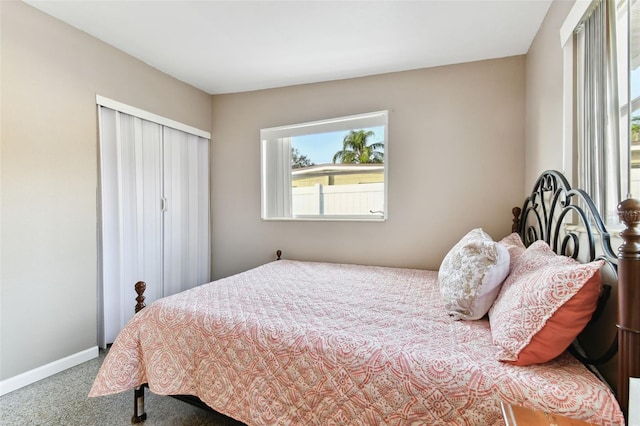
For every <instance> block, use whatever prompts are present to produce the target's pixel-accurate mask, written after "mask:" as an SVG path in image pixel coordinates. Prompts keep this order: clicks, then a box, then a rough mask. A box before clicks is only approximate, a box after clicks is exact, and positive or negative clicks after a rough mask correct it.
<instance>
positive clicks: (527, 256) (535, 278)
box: [489, 241, 604, 365]
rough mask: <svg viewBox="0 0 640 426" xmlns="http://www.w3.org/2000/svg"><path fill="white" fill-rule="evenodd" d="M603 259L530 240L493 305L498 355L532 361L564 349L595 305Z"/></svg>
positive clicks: (520, 361)
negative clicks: (584, 258) (587, 259)
mask: <svg viewBox="0 0 640 426" xmlns="http://www.w3.org/2000/svg"><path fill="white" fill-rule="evenodd" d="M603 263H604V262H602V261H594V262H591V263H587V264H581V263H578V262H577V261H575V260H573V259H571V258H569V257H566V256H559V255H557V254H555V253H554V252H553V251H552V250H551V248H550V247H549V246H548V245H547V243H545V242H544V241H536V242H535V243H533V244H532V245H531V246H529V248H528V249H526V250H525V251H524V253H522V255H521V256H519V258H518V259H517V260H516V262H515V264H514V266H513V269H512V270H511V273H510V274H509V277H507V279H506V280H505V282H504V284H503V286H502V290H501V291H500V294H499V295H498V297H497V299H496V301H495V303H494V304H493V306H492V307H491V309H490V311H489V322H490V325H491V335H492V337H493V343H494V344H495V345H497V346H499V347H500V349H501V351H500V352H499V354H498V359H499V360H501V361H508V362H511V363H513V364H517V365H529V364H538V363H543V362H547V361H550V360H552V359H553V358H555V357H557V356H558V355H560V354H561V353H562V352H564V351H565V350H566V348H567V347H568V346H569V345H570V344H571V342H572V341H573V340H574V339H575V337H576V336H577V335H578V334H579V333H580V332H581V331H582V329H583V328H584V327H585V326H586V324H587V323H588V322H589V319H590V318H591V315H592V314H593V312H594V311H595V308H596V304H597V299H598V294H599V289H600V274H599V270H600V268H601V267H602V265H603ZM583 288H584V291H581V290H583ZM578 293H580V296H579V297H575V296H576V295H577V294H578ZM574 300H575V303H574V302H573V301H574ZM559 322H560V324H559Z"/></svg>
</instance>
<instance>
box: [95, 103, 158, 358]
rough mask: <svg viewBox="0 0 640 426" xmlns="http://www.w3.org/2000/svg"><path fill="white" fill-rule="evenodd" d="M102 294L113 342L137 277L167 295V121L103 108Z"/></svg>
mask: <svg viewBox="0 0 640 426" xmlns="http://www.w3.org/2000/svg"><path fill="white" fill-rule="evenodd" d="M100 133H101V134H100V151H101V162H100V166H101V209H102V214H101V225H102V226H101V242H102V253H101V270H102V280H101V286H100V287H101V295H102V299H103V300H102V304H101V308H102V312H101V314H102V317H103V321H104V328H103V330H100V333H99V334H100V336H99V340H100V342H99V343H100V344H101V346H104V344H105V343H111V342H113V340H114V339H115V337H116V336H117V334H118V333H119V332H120V330H121V329H122V327H124V325H125V324H126V323H127V321H129V319H130V318H131V317H132V316H133V314H134V310H133V308H134V306H135V297H136V293H135V290H134V288H133V285H134V284H135V283H136V282H137V281H141V280H143V281H145V282H146V283H147V291H146V297H147V301H148V302H151V301H153V300H156V299H158V298H160V297H162V294H163V292H162V288H163V256H162V253H163V251H162V249H163V241H162V234H163V218H162V210H161V208H160V207H161V206H160V200H161V197H162V179H161V176H162V175H161V173H162V126H160V125H158V124H156V123H152V122H149V121H146V120H141V119H139V118H136V117H132V116H130V115H127V114H123V113H120V112H117V111H113V110H111V109H108V108H104V107H101V112H100Z"/></svg>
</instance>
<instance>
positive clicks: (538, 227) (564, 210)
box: [519, 170, 617, 265]
mask: <svg viewBox="0 0 640 426" xmlns="http://www.w3.org/2000/svg"><path fill="white" fill-rule="evenodd" d="M519 233H520V236H521V237H522V241H523V242H524V244H525V245H526V246H529V245H531V243H533V242H534V241H537V240H544V241H545V242H547V244H549V246H550V247H551V248H552V249H553V251H555V252H556V253H558V254H562V255H565V256H570V257H573V258H574V259H580V260H581V261H586V262H590V261H593V260H595V259H602V260H604V261H605V262H609V263H612V264H614V265H615V264H616V259H617V256H616V254H615V253H614V251H613V250H612V249H611V236H610V234H609V232H608V231H607V229H606V227H605V225H604V222H603V221H602V218H601V217H600V214H599V213H598V211H597V209H596V206H595V204H594V203H593V201H592V200H591V197H590V196H589V195H588V194H587V193H586V192H584V191H583V190H581V189H572V188H571V185H569V182H568V181H567V179H566V178H565V177H564V176H563V175H562V174H560V173H559V172H557V171H553V170H550V171H546V172H544V173H543V174H542V175H541V176H540V177H539V178H538V181H537V182H536V184H535V186H534V189H533V192H532V193H531V195H530V196H529V197H527V198H526V199H525V202H524V205H523V207H522V212H521V216H520V230H519ZM583 236H586V241H585V239H584V238H583ZM581 242H586V243H587V247H586V249H585V250H584V251H582V248H583V247H584V244H581Z"/></svg>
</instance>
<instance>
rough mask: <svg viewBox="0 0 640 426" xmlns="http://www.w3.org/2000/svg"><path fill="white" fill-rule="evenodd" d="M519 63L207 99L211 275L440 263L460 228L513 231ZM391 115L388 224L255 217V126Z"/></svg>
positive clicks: (518, 196)
mask: <svg viewBox="0 0 640 426" xmlns="http://www.w3.org/2000/svg"><path fill="white" fill-rule="evenodd" d="M524 84H525V58H524V56H517V57H511V58H505V59H497V60H489V61H483V62H475V63H468V64H461V65H454V66H447V67H439V68H430V69H422V70H417V71H409V72H401V73H392V74H386V75H379V76H372V77H365V78H358V79H351V80H342V81H334V82H327V83H318V84H310V85H302V86H293V87H286V88H281V89H273V90H263V91H256V92H249V93H240V94H230V95H218V96H214V97H213V123H212V124H213V129H214V130H213V134H212V139H213V144H212V148H213V189H212V191H213V192H212V203H213V206H212V209H213V210H212V212H213V272H214V277H215V278H220V277H224V276H227V275H230V274H233V273H236V272H240V271H242V270H245V269H248V268H250V267H253V266H256V265H258V264H261V263H264V262H266V261H268V260H270V259H272V258H273V257H274V255H273V253H274V252H275V250H276V249H282V250H283V251H284V256H285V257H288V258H295V259H313V260H326V261H340V262H353V263H364V264H379V265H392V266H407V267H420V268H432V269H435V268H438V266H439V265H440V262H441V260H442V258H443V257H444V255H445V254H446V251H447V250H448V249H449V248H450V247H451V246H452V245H453V243H454V242H455V241H457V240H458V239H459V238H460V237H461V236H462V235H463V234H464V233H465V232H466V231H468V230H470V229H472V228H473V227H478V226H481V227H483V228H484V229H485V230H486V231H487V232H489V233H490V234H491V235H492V236H494V237H495V238H500V237H502V236H504V235H506V234H507V233H508V232H510V226H511V213H510V212H511V208H512V206H514V205H519V204H521V202H522V193H523V181H524V105H525V99H524V94H525V86H524ZM385 109H387V110H389V111H390V113H389V141H388V146H386V147H385V152H386V156H387V158H386V159H387V161H388V166H389V176H388V185H389V200H388V204H389V212H388V213H389V219H388V221H387V222H385V223H362V222H267V221H262V220H261V219H260V158H259V156H260V146H259V131H260V129H261V128H267V127H275V126H281V125H286V124H293V123H300V122H308V121H313V120H320V119H325V118H331V117H337V116H343V115H350V114H358V113H363V112H370V111H378V110H385Z"/></svg>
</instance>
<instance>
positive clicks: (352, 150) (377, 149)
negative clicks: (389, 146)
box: [333, 130, 384, 164]
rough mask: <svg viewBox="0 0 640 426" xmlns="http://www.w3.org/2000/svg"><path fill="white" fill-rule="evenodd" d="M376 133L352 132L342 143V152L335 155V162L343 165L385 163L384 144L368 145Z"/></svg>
mask: <svg viewBox="0 0 640 426" xmlns="http://www.w3.org/2000/svg"><path fill="white" fill-rule="evenodd" d="M374 136H375V133H373V131H371V130H368V131H364V130H351V131H349V133H348V134H347V135H346V136H345V137H344V140H343V141H342V150H341V151H338V152H336V153H335V155H334V156H333V162H334V163H336V162H338V161H340V162H341V163H343V164H364V163H384V152H383V151H382V150H384V142H374V143H372V144H371V145H367V142H368V140H369V138H373V137H374Z"/></svg>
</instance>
